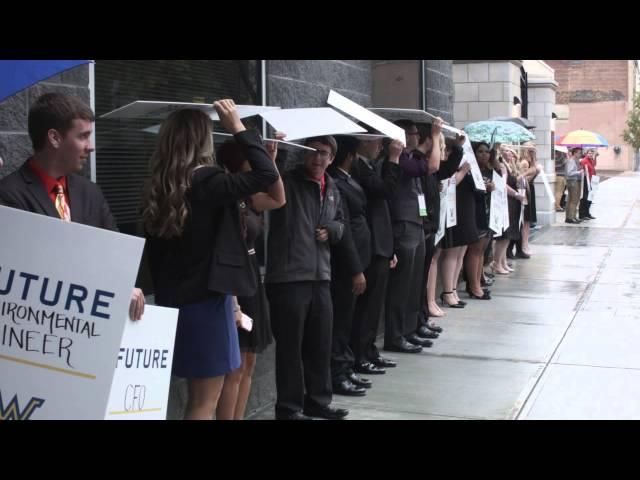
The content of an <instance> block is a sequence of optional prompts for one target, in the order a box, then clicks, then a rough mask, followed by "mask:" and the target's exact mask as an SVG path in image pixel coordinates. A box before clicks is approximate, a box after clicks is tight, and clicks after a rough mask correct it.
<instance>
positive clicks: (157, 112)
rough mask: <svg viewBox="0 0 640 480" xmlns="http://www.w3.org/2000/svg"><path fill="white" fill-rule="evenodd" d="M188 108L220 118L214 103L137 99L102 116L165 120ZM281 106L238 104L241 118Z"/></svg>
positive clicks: (216, 118) (277, 108) (215, 118)
mask: <svg viewBox="0 0 640 480" xmlns="http://www.w3.org/2000/svg"><path fill="white" fill-rule="evenodd" d="M186 108H189V109H195V110H200V111H202V112H204V113H206V114H207V115H208V116H209V117H210V118H211V120H220V117H218V112H216V110H215V108H213V104H212V103H188V102H156V101H147V100H137V101H135V102H132V103H130V104H128V105H125V106H123V107H120V108H117V109H115V110H112V111H111V112H108V113H105V114H104V115H101V116H100V118H110V119H111V118H148V119H154V120H163V119H165V118H167V117H168V116H169V115H171V114H172V113H173V112H175V111H176V110H184V109H186ZM279 109H280V107H267V106H263V105H236V110H237V111H238V116H239V117H240V118H247V117H252V116H254V115H259V114H261V113H263V112H266V111H272V110H279Z"/></svg>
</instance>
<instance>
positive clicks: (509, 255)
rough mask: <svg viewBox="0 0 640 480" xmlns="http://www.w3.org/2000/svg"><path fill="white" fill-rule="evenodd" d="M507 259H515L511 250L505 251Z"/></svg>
mask: <svg viewBox="0 0 640 480" xmlns="http://www.w3.org/2000/svg"><path fill="white" fill-rule="evenodd" d="M507 258H508V259H509V260H513V259H515V258H516V256H515V255H514V254H513V251H512V250H507Z"/></svg>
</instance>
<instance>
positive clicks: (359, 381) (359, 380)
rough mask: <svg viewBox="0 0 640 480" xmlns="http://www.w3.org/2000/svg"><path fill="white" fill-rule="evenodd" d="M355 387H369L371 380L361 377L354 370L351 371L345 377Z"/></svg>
mask: <svg viewBox="0 0 640 480" xmlns="http://www.w3.org/2000/svg"><path fill="white" fill-rule="evenodd" d="M347 378H348V379H349V381H350V382H351V383H353V384H354V385H355V386H356V387H362V388H371V385H372V384H371V380H369V379H368V378H363V377H361V376H360V375H358V374H357V373H355V372H351V373H350V374H349V376H348V377H347Z"/></svg>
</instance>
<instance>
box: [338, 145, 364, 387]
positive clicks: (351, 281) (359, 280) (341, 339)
mask: <svg viewBox="0 0 640 480" xmlns="http://www.w3.org/2000/svg"><path fill="white" fill-rule="evenodd" d="M337 142H338V152H337V154H336V158H335V160H334V161H333V163H332V164H331V165H330V166H329V168H328V169H327V172H328V173H329V175H331V177H332V178H333V179H334V180H335V182H336V186H337V187H338V190H339V191H340V198H341V202H340V203H341V205H342V211H343V214H344V219H345V220H344V225H345V229H344V234H343V236H342V239H341V240H340V242H339V243H338V244H336V245H335V246H332V247H331V299H332V303H333V343H332V348H331V379H332V383H333V393H334V394H339V395H349V396H363V395H365V393H366V390H365V388H370V387H371V381H370V380H368V379H364V378H362V377H360V376H359V375H358V374H357V373H355V372H354V370H353V368H354V363H355V358H354V355H353V351H352V350H351V348H350V346H349V342H350V340H351V333H352V327H353V313H354V309H355V305H356V299H357V298H358V295H361V294H362V293H363V292H364V291H365V290H366V279H365V276H364V270H365V269H366V268H367V266H368V265H369V262H370V260H371V233H370V231H369V226H368V225H367V216H366V206H367V196H366V194H365V193H364V190H363V189H362V187H361V186H360V184H358V182H357V181H356V180H354V179H353V178H352V177H351V173H350V172H351V167H352V165H353V162H354V160H355V158H356V153H357V148H358V143H359V142H358V140H357V139H356V138H354V137H351V136H340V137H337Z"/></svg>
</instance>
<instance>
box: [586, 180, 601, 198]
mask: <svg viewBox="0 0 640 480" xmlns="http://www.w3.org/2000/svg"><path fill="white" fill-rule="evenodd" d="M599 186H600V176H598V175H594V176H593V177H591V190H590V191H589V196H588V197H587V200H589V201H590V202H593V199H594V198H596V193H598V187H599Z"/></svg>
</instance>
